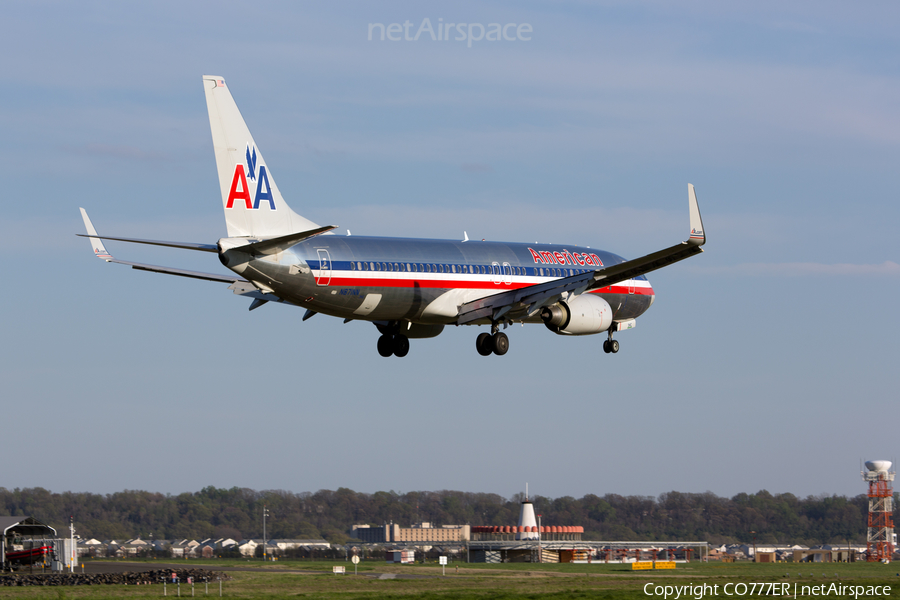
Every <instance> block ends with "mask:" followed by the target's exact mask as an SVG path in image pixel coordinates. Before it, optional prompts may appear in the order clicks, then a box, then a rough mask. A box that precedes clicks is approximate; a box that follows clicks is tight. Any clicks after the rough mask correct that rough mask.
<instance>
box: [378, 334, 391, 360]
mask: <svg viewBox="0 0 900 600" xmlns="http://www.w3.org/2000/svg"><path fill="white" fill-rule="evenodd" d="M393 353H394V336H392V335H388V334H384V335H383V336H381V337H380V338H378V354H380V355H382V356H383V357H385V358H387V357H388V356H390V355H392V354H393Z"/></svg>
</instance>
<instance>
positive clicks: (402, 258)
mask: <svg viewBox="0 0 900 600" xmlns="http://www.w3.org/2000/svg"><path fill="white" fill-rule="evenodd" d="M238 243H241V242H238ZM219 247H220V253H219V256H220V260H222V263H223V264H224V265H225V266H226V267H228V268H229V269H231V270H232V271H234V272H235V273H237V274H239V275H240V276H242V277H244V278H246V279H248V280H250V281H252V282H253V283H254V284H256V285H257V286H258V287H259V288H260V289H261V290H263V291H267V292H271V293H273V294H274V295H276V296H278V297H279V298H281V299H282V300H284V301H286V302H289V303H291V304H296V305H298V306H302V307H304V308H307V309H310V310H312V311H315V312H319V313H323V314H327V315H332V316H335V317H341V318H344V319H360V320H367V321H375V322H384V321H408V322H410V323H420V324H452V323H454V322H455V321H456V319H457V316H458V309H459V306H460V305H462V304H463V303H465V302H470V301H472V300H476V299H478V298H482V297H485V296H490V295H493V294H497V293H500V292H504V291H507V290H510V289H516V288H522V287H526V286H531V285H535V284H539V283H544V282H547V281H552V280H554V279H559V278H563V277H568V276H570V275H574V274H576V273H581V272H586V271H594V270H597V269H598V268H602V267H608V266H611V265H615V264H619V263H622V262H624V261H625V259H623V258H622V257H620V256H617V255H615V254H612V253H610V252H605V251H602V250H594V249H591V248H585V247H578V246H561V245H556V244H521V243H504V242H477V241H471V240H470V241H464V242H459V241H453V240H426V239H413V238H388V237H365V236H338V235H320V236H316V237H315V238H312V239H310V240H307V241H303V242H300V243H298V244H296V245H294V246H292V247H291V248H289V249H287V250H284V251H282V252H279V253H277V254H272V255H269V256H264V257H251V256H248V255H247V254H244V253H241V251H240V246H239V245H237V246H236V245H235V238H226V239H223V240H221V241H220V243H219ZM596 263H600V264H596ZM591 293H595V294H598V295H599V296H601V297H602V298H603V299H605V300H606V301H607V302H608V303H609V305H610V307H611V308H612V310H613V318H614V319H615V320H616V321H624V320H627V319H633V318H636V317H638V316H640V315H641V314H643V313H644V312H645V311H646V310H647V309H648V308H649V307H650V305H651V304H652V303H653V299H654V294H653V289H652V287H651V286H650V283H649V282H648V281H647V279H646V277H644V276H639V277H636V278H634V279H630V280H627V281H623V282H620V283H618V284H615V285H613V286H611V287H606V288H601V289H598V290H594V291H592V292H591ZM507 318H508V319H509V320H511V321H515V322H528V323H540V322H541V319H540V317H539V316H538V315H537V314H535V313H534V312H532V314H531V316H530V317H529V316H528V315H527V314H525V312H524V311H522V310H520V311H519V312H511V313H509V314H508V315H507ZM489 322H490V321H489V320H482V321H478V322H476V323H480V324H485V323H489Z"/></svg>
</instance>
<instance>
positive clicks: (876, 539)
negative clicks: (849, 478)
mask: <svg viewBox="0 0 900 600" xmlns="http://www.w3.org/2000/svg"><path fill="white" fill-rule="evenodd" d="M866 469H868V471H863V472H862V478H863V480H864V481H867V482H868V483H869V494H868V495H869V531H868V534H867V535H866V560H867V561H868V562H876V561H889V560H891V556H893V554H894V486H893V483H892V482H893V481H894V474H895V472H894V471H892V470H891V461H889V460H869V461H866Z"/></svg>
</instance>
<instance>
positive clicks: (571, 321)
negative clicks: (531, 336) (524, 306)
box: [541, 294, 613, 335]
mask: <svg viewBox="0 0 900 600" xmlns="http://www.w3.org/2000/svg"><path fill="white" fill-rule="evenodd" d="M541 320H542V321H543V322H544V325H546V326H547V329H549V330H550V331H552V332H553V333H558V334H559V335H592V334H594V333H603V332H604V331H606V330H607V329H609V327H610V326H611V325H612V322H613V314H612V307H610V305H609V303H608V302H607V301H606V300H604V299H603V298H601V297H599V296H597V295H595V294H582V295H580V296H576V297H575V298H573V299H572V300H568V301H567V300H562V301H560V302H557V303H556V304H553V305H551V306H545V307H544V308H542V309H541Z"/></svg>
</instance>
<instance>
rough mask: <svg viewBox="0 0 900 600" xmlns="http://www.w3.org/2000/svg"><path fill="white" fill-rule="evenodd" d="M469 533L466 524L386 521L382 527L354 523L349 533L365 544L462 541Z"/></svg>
mask: <svg viewBox="0 0 900 600" xmlns="http://www.w3.org/2000/svg"><path fill="white" fill-rule="evenodd" d="M471 533H472V529H471V527H469V526H468V525H441V526H440V527H432V525H431V523H415V524H414V525H413V526H412V527H400V526H399V525H395V524H393V523H387V524H385V525H384V526H383V527H371V526H369V525H354V526H353V529H352V530H351V532H350V535H351V536H352V537H355V538H357V539H358V540H360V541H361V542H364V543H367V544H390V543H395V542H404V543H414V544H415V543H429V544H440V543H454V542H464V541H466V540H468V539H470V538H471Z"/></svg>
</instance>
